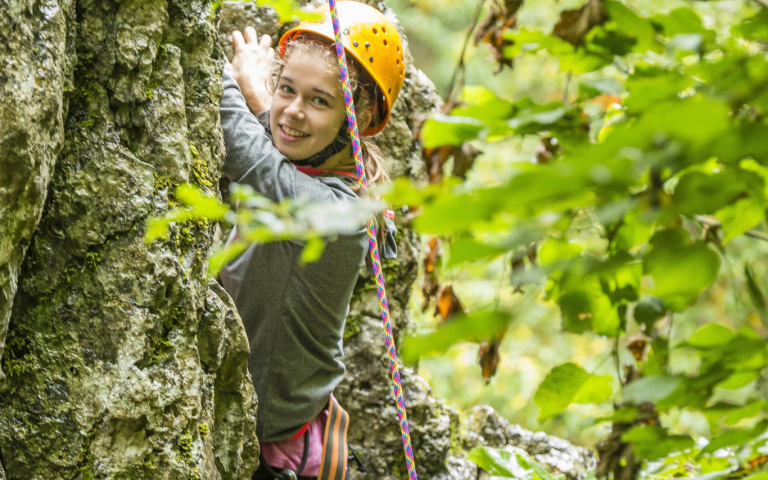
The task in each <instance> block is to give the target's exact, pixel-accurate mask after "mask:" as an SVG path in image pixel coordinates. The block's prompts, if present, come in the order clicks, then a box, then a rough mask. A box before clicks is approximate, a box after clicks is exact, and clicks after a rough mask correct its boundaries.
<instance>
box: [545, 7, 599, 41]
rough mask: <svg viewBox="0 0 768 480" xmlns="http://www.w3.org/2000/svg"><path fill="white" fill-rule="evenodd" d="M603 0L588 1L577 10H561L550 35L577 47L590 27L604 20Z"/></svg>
mask: <svg viewBox="0 0 768 480" xmlns="http://www.w3.org/2000/svg"><path fill="white" fill-rule="evenodd" d="M606 18H607V17H606V14H605V9H604V7H603V0H589V2H588V3H587V4H586V5H584V6H582V7H581V8H579V9H578V10H563V11H562V12H560V20H558V22H557V24H556V25H555V28H554V30H553V31H552V34H553V35H554V36H556V37H560V38H562V39H563V40H565V41H566V42H568V43H571V44H573V45H579V44H581V42H582V41H584V37H585V36H586V35H587V32H589V31H590V30H591V29H592V27H595V26H597V25H600V24H602V23H603V22H605V20H606Z"/></svg>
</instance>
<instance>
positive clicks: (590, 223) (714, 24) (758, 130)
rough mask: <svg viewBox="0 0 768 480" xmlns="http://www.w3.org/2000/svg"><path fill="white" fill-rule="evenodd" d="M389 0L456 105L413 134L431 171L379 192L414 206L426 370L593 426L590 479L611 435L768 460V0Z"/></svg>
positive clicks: (552, 424)
mask: <svg viewBox="0 0 768 480" xmlns="http://www.w3.org/2000/svg"><path fill="white" fill-rule="evenodd" d="M392 7H393V8H394V9H395V10H396V11H398V13H399V15H400V18H401V22H402V24H403V27H404V29H405V31H406V33H407V35H408V39H409V42H410V46H411V49H412V51H413V54H414V57H415V58H414V60H415V62H416V63H417V64H418V65H419V68H421V69H423V70H424V71H425V72H426V73H427V75H428V76H429V77H430V79H432V80H433V81H434V82H435V85H436V86H437V88H438V91H439V92H440V93H441V95H442V96H443V98H444V99H445V100H446V102H447V106H446V107H445V108H444V109H443V111H444V113H448V112H450V116H441V115H438V116H436V117H434V118H433V119H431V120H430V121H428V122H427V124H426V125H425V126H424V128H423V130H422V135H423V140H424V143H425V146H426V147H427V149H426V150H425V158H426V159H427V161H428V163H429V162H430V161H431V162H432V163H431V164H430V165H431V167H432V170H431V178H432V180H433V181H435V182H436V183H438V184H440V185H442V186H440V187H434V186H433V187H430V188H428V189H427V190H426V191H427V193H425V190H423V189H420V188H416V189H414V188H413V186H405V184H403V183H401V184H399V185H398V186H397V187H396V188H395V189H394V192H393V193H391V194H390V195H389V197H388V198H389V200H391V201H393V202H398V201H400V202H402V201H403V198H410V199H411V205H412V206H413V204H417V205H419V206H420V207H421V208H423V210H422V211H420V213H422V214H423V215H422V217H421V218H420V219H419V218H417V219H416V220H415V222H414V225H415V227H416V228H417V229H418V230H421V231H422V232H424V233H425V234H426V235H425V237H424V238H425V249H426V253H425V259H424V263H423V267H424V268H425V269H426V270H428V272H427V273H424V272H422V274H423V275H425V276H426V277H427V278H426V279H425V281H424V282H423V283H422V285H423V288H422V292H421V293H422V300H423V299H424V297H429V296H430V295H436V297H437V306H436V308H435V309H434V314H433V309H432V307H431V306H429V307H428V308H424V307H423V305H426V304H427V303H428V302H427V301H424V302H423V305H420V304H419V300H418V296H417V298H416V301H415V304H414V305H413V306H412V307H413V311H414V312H415V314H416V316H417V317H418V318H419V328H420V329H421V333H418V334H417V335H416V337H415V339H412V340H413V341H411V342H407V343H406V349H407V348H408V347H409V346H411V347H414V346H415V347H414V348H415V350H417V351H419V352H421V353H427V355H422V356H421V358H420V362H419V373H420V374H421V375H423V376H425V378H427V379H428V380H429V382H430V384H431V385H432V387H433V389H434V390H435V392H436V394H437V395H438V396H441V397H443V398H446V399H448V402H449V403H451V404H453V405H454V406H456V407H458V408H459V409H462V410H466V409H469V408H471V406H473V405H476V404H479V403H487V404H490V405H492V406H493V407H494V408H495V409H496V410H497V411H498V412H500V413H501V414H502V415H503V416H505V417H506V418H508V419H509V420H510V421H511V422H513V423H517V424H520V425H523V426H524V427H525V428H529V429H533V430H539V429H540V430H544V431H546V432H548V433H550V434H554V435H558V436H560V437H562V438H566V439H569V440H570V441H573V442H575V443H578V444H581V445H584V446H588V447H592V448H594V447H595V445H598V443H600V447H599V448H600V450H601V452H600V453H601V455H602V456H603V457H604V458H603V459H602V460H601V466H600V467H599V468H598V470H599V471H600V472H599V473H601V474H607V473H608V472H612V473H614V474H615V475H616V476H617V477H619V476H623V475H626V474H627V473H628V472H623V473H622V471H621V470H622V469H621V467H618V468H617V465H618V464H619V463H621V461H620V460H619V458H618V457H621V456H622V453H621V452H620V451H619V450H620V449H614V447H615V445H614V446H612V445H611V443H613V442H612V440H611V439H613V440H616V439H617V438H619V437H621V438H623V440H625V441H626V440H629V439H630V438H632V439H633V440H634V447H635V454H636V455H637V456H638V457H640V458H643V457H644V458H646V459H648V460H652V461H656V462H652V463H651V464H648V465H649V467H648V469H647V470H645V473H646V474H648V473H650V474H657V475H662V476H674V475H681V476H689V475H690V476H702V475H709V476H727V475H731V476H742V475H750V474H751V475H754V476H756V477H757V476H761V475H766V474H765V473H759V467H760V465H761V464H763V463H765V458H766V457H765V454H766V453H767V452H766V449H765V435H764V432H765V430H766V426H767V424H766V421H765V399H766V387H765V385H766V383H765V380H766V377H765V375H766V369H765V359H766V350H765V343H764V339H765V337H766V333H768V332H767V331H766V306H765V297H764V294H763V289H764V287H765V279H766V278H768V277H766V275H767V274H768V271H767V267H766V263H765V261H763V259H764V258H765V257H764V254H765V253H766V250H767V248H768V246H767V245H766V242H765V240H766V235H765V234H764V233H762V232H763V231H764V230H765V213H766V211H765V207H766V204H765V203H762V202H763V200H759V201H758V202H757V203H755V200H756V199H764V198H765V193H766V190H765V179H766V177H765V176H764V173H765V170H764V165H765V163H764V162H765V161H766V158H765V152H766V146H765V145H764V142H765V138H766V136H765V133H766V123H765V121H766V119H765V116H764V114H765V108H766V106H768V104H766V103H765V99H766V94H765V87H766V74H768V70H766V65H767V64H766V58H765V47H766V44H767V43H766V42H767V41H768V36H766V34H767V33H768V14H767V12H766V5H765V4H764V3H763V2H759V1H715V2H687V1H627V2H610V1H608V2H598V1H589V2H584V1H537V2H510V1H507V2H500V1H496V2H494V1H488V2H482V1H481V2H475V1H463V0H447V1H445V2H429V1H420V0H411V1H408V0H397V1H394V2H392ZM614 128H615V129H616V130H613V129H614ZM760 144H763V145H760ZM600 145H602V146H600ZM479 152H481V153H479ZM478 153H479V155H478ZM475 155H477V156H476V157H475ZM436 165H437V166H438V167H436ZM469 165H472V166H471V167H469ZM746 172H749V173H746ZM758 172H761V173H758ZM755 173H756V174H757V175H754V176H753V174H755ZM742 174H746V175H747V176H746V177H745V176H742ZM456 177H459V178H460V179H461V180H460V181H459V182H457V183H452V180H455V179H456ZM747 177H750V178H749V179H748V178H747ZM753 182H755V183H753ZM446 184H448V185H449V186H447V187H446V186H445V185H446ZM555 184H558V185H555ZM748 184H752V185H753V187H754V188H755V190H753V187H748V186H747V185H748ZM585 189H586V190H587V191H586V192H585ZM505 196H507V197H506V198H505ZM515 229H517V231H516V232H515ZM431 235H435V236H434V237H432V236H431ZM430 239H431V240H430ZM430 247H432V248H433V249H434V248H440V249H441V250H440V251H439V254H438V255H435V256H433V257H432V258H429V254H430ZM432 269H434V271H439V274H434V272H433V271H432ZM430 277H431V278H430ZM438 277H439V279H438V280H436V279H437V278H438ZM435 283H439V290H438V286H437V285H435ZM446 286H447V287H450V288H448V289H446V288H445V287H446ZM441 302H442V305H441ZM419 311H420V312H421V314H419ZM499 311H501V312H504V313H505V314H508V315H511V318H512V320H511V321H510V322H508V323H506V322H504V321H502V322H501V324H499V325H500V326H498V327H497V332H496V334H495V335H492V336H490V339H489V338H487V337H486V338H484V337H483V335H482V334H481V333H478V332H477V331H476V330H475V329H473V322H475V323H474V326H478V325H479V324H480V325H481V326H480V329H483V328H485V327H482V325H487V324H484V323H482V322H483V321H484V320H486V321H487V317H483V316H482V314H483V313H488V312H499ZM465 312H481V314H478V315H474V316H473V314H471V313H470V314H469V315H468V316H466V317H464V318H463V319H460V320H458V321H455V323H456V324H458V323H461V322H466V323H465V325H462V326H456V325H455V324H454V323H451V322H450V319H451V315H454V314H456V313H458V314H459V315H461V314H463V313H465ZM446 317H448V319H449V321H446V320H445V318H446ZM489 323H493V322H492V321H490V322H489ZM488 328H491V329H493V327H488ZM459 338H464V339H466V338H471V339H473V340H475V342H474V343H473V342H462V341H458V342H455V341H456V340H457V339H459ZM454 342H455V343H454ZM476 343H480V348H479V349H478V346H477V345H476ZM747 345H752V346H751V347H749V346H747ZM741 348H743V349H744V350H743V351H741V352H738V351H739V349H741ZM429 353H432V354H433V355H429ZM434 354H436V355H434ZM406 355H408V352H406ZM410 358H411V359H413V358H415V357H414V356H410ZM494 374H495V376H494ZM642 377H644V378H642ZM643 417H645V418H644V419H643ZM628 430H629V431H628ZM622 435H623V437H622ZM761 439H762V440H761ZM721 447H730V448H727V449H724V450H723V449H721ZM681 452H682V453H681ZM713 452H717V454H716V455H714V456H710V455H709V454H712V453H713ZM625 454H626V452H625ZM608 456H615V457H617V458H616V462H617V463H613V462H612V461H610V460H608V459H607V458H605V457H608ZM664 456H666V457H667V458H666V460H663V461H658V459H659V458H660V457H664ZM627 459H628V458H627V457H625V458H624V460H625V461H626V460H627ZM635 460H636V459H635ZM629 463H630V464H631V463H633V461H632V460H629ZM737 465H739V466H740V467H737ZM630 470H632V468H630ZM635 472H636V470H635ZM728 472H730V473H728Z"/></svg>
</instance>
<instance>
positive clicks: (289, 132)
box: [279, 124, 309, 138]
mask: <svg viewBox="0 0 768 480" xmlns="http://www.w3.org/2000/svg"><path fill="white" fill-rule="evenodd" d="M279 127H280V131H281V132H282V133H285V134H286V135H288V136H290V137H294V138H304V137H308V136H309V134H308V133H304V132H302V131H301V130H296V129H295V128H291V127H289V126H288V125H284V124H280V125H279Z"/></svg>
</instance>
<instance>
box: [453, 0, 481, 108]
mask: <svg viewBox="0 0 768 480" xmlns="http://www.w3.org/2000/svg"><path fill="white" fill-rule="evenodd" d="M484 3H485V0H480V1H478V2H477V7H475V13H474V18H473V19H472V24H471V25H470V26H469V30H467V36H466V37H465V38H464V45H463V46H462V47H461V54H460V55H459V61H458V62H457V63H456V68H454V69H453V74H452V75H451V83H450V84H449V85H448V90H447V93H446V94H445V103H448V102H449V101H450V99H451V97H452V96H453V87H454V84H455V82H456V75H458V73H459V71H460V70H463V69H464V55H465V54H466V52H467V45H468V44H469V38H470V37H471V36H472V32H474V31H475V27H476V26H477V21H478V20H479V19H480V12H481V11H482V10H483V4H484Z"/></svg>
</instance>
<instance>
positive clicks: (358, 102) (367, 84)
mask: <svg viewBox="0 0 768 480" xmlns="http://www.w3.org/2000/svg"><path fill="white" fill-rule="evenodd" d="M296 53H307V54H310V55H312V56H313V57H314V58H317V59H318V60H319V61H318V65H319V66H321V67H322V66H324V67H325V68H327V69H328V71H331V72H335V73H336V74H338V75H339V87H342V83H341V75H340V74H339V63H338V60H337V57H336V50H335V48H334V47H333V45H332V44H328V43H326V42H320V41H317V40H315V39H314V38H310V37H307V36H303V35H302V36H299V37H297V38H296V39H293V40H290V41H289V42H288V43H287V44H286V47H285V54H284V55H283V57H282V58H280V57H278V58H277V61H276V62H275V70H274V71H273V72H272V90H273V93H274V90H275V89H276V88H277V83H278V80H279V79H280V75H281V74H282V71H283V67H285V64H286V62H287V61H288V59H289V58H290V57H291V55H293V54H296ZM347 64H348V66H349V84H350V86H351V87H352V91H353V92H355V111H356V112H363V111H368V112H370V114H371V122H372V123H375V122H376V121H377V118H378V109H377V108H375V102H374V98H376V96H375V95H376V91H377V89H378V85H377V84H376V82H375V81H374V80H373V79H372V78H371V77H370V75H368V72H366V71H365V69H364V68H362V67H361V66H360V65H359V64H358V63H357V61H356V60H355V59H353V58H351V57H350V56H348V57H347ZM358 118H359V117H358ZM339 135H345V138H346V140H347V141H348V140H349V132H348V131H346V130H345V131H342V132H339ZM360 146H361V147H362V155H363V167H364V168H365V177H366V179H367V180H368V183H369V184H370V185H373V184H375V183H379V182H387V181H389V175H387V172H386V170H385V163H386V160H385V157H384V154H383V153H382V152H381V150H380V149H379V147H378V145H376V142H375V141H374V140H373V138H372V137H364V136H360Z"/></svg>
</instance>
